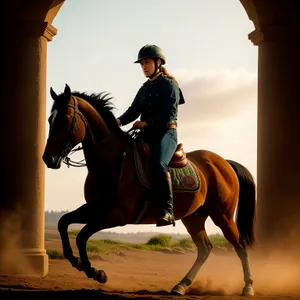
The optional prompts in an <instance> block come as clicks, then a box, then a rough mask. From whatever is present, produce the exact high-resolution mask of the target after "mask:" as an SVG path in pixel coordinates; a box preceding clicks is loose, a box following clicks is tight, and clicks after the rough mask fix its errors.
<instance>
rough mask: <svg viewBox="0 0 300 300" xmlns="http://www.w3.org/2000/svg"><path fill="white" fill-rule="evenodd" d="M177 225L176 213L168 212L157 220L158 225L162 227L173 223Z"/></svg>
mask: <svg viewBox="0 0 300 300" xmlns="http://www.w3.org/2000/svg"><path fill="white" fill-rule="evenodd" d="M171 224H173V226H175V218H174V215H173V214H171V213H169V212H166V213H165V215H164V216H162V217H159V218H158V219H157V222H156V227H162V226H167V225H171Z"/></svg>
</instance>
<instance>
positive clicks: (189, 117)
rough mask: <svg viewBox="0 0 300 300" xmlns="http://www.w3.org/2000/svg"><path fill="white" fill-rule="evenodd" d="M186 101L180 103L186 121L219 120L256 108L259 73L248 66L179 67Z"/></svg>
mask: <svg viewBox="0 0 300 300" xmlns="http://www.w3.org/2000/svg"><path fill="white" fill-rule="evenodd" d="M174 75H175V77H176V78H177V80H178V81H179V83H180V87H181V89H182V91H183V93H184V96H185V99H186V104H185V105H182V106H180V110H179V117H180V120H181V122H182V123H195V122H201V123H202V124H204V123H216V122H219V123H220V122H221V121H223V120H228V119H233V118H237V117H239V116H241V115H244V114H245V113H247V112H248V111H249V110H251V111H253V112H254V113H255V110H256V99H257V97H256V93H257V92H256V91H257V88H256V85H257V83H256V82H257V79H256V75H255V74H252V73H249V72H247V71H246V70H244V69H237V70H220V71H210V72H200V71H197V70H177V71H176V72H174Z"/></svg>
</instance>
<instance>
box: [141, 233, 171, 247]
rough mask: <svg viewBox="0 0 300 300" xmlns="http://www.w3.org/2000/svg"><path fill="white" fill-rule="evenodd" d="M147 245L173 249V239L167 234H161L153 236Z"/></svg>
mask: <svg viewBox="0 0 300 300" xmlns="http://www.w3.org/2000/svg"><path fill="white" fill-rule="evenodd" d="M147 245H154V246H161V247H172V245H173V243H172V237H171V236H170V235H167V234H159V235H156V236H153V237H152V238H150V239H149V241H148V242H147Z"/></svg>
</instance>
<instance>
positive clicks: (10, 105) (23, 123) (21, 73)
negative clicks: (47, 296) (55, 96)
mask: <svg viewBox="0 0 300 300" xmlns="http://www.w3.org/2000/svg"><path fill="white" fill-rule="evenodd" d="M3 28H4V30H6V32H5V34H4V36H3V37H2V42H1V44H2V45H3V47H2V51H3V52H4V53H3V54H2V58H4V64H3V66H1V68H2V71H3V74H2V78H3V79H2V80H3V82H4V86H3V88H2V91H1V92H2V96H1V120H2V122H3V124H2V126H1V130H2V136H1V138H2V142H1V148H2V149H1V152H2V155H1V158H2V160H3V162H2V168H1V169H2V172H3V174H2V175H3V177H2V178H3V179H2V180H4V181H3V182H4V189H3V190H2V194H1V198H0V206H1V210H0V271H1V272H2V273H3V272H4V273H5V274H10V273H15V272H18V273H22V274H30V275H33V274H36V275H42V276H43V275H46V274H47V273H48V256H47V254H46V251H45V246H44V214H45V212H44V186H45V175H44V174H45V167H44V163H43V161H42V153H43V150H44V145H45V135H46V132H45V125H46V61H47V42H48V41H50V40H52V37H53V36H54V35H55V34H56V29H55V28H54V27H53V26H52V25H50V24H49V23H48V22H38V21H26V22H25V21H24V22H15V23H13V22H10V23H6V24H5V26H4V27H3Z"/></svg>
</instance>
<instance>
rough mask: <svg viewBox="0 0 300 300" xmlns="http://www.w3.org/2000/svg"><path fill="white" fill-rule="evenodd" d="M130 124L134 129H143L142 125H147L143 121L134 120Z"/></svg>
mask: <svg viewBox="0 0 300 300" xmlns="http://www.w3.org/2000/svg"><path fill="white" fill-rule="evenodd" d="M132 126H133V128H136V129H143V128H144V127H146V126H148V124H147V122H145V121H135V122H134V123H133V125H132Z"/></svg>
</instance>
